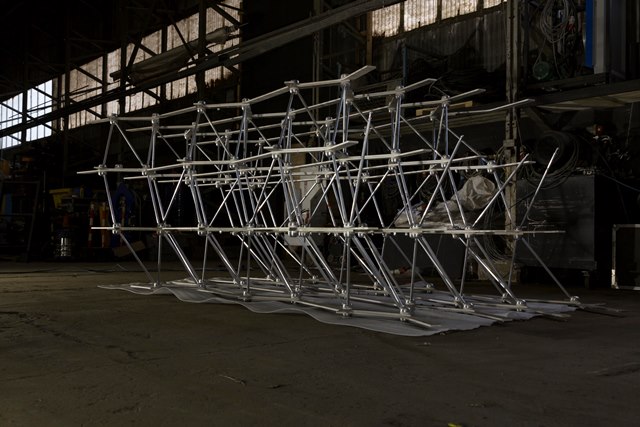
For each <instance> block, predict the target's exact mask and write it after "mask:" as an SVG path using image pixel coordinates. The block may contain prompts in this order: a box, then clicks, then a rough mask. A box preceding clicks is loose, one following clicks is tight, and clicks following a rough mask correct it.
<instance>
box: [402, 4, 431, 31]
mask: <svg viewBox="0 0 640 427" xmlns="http://www.w3.org/2000/svg"><path fill="white" fill-rule="evenodd" d="M437 16H438V0H407V1H406V2H405V3H404V29H405V31H411V30H415V29H416V28H419V27H422V26H424V25H429V24H433V23H434V22H436V17H437Z"/></svg>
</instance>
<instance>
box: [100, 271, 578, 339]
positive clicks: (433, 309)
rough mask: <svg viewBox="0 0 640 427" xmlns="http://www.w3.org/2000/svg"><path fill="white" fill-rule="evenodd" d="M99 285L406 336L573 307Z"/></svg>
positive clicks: (435, 295) (441, 295)
mask: <svg viewBox="0 0 640 427" xmlns="http://www.w3.org/2000/svg"><path fill="white" fill-rule="evenodd" d="M100 288H103V289H116V290H125V291H129V292H132V293H135V294H139V295H171V294H173V295H174V296H175V297H176V298H178V299H179V300H181V301H185V302H193V303H217V304H240V305H242V306H244V307H246V308H248V309H249V310H251V311H253V312H255V313H298V314H306V315H308V316H311V317H313V318H314V319H316V320H318V321H320V322H322V323H327V324H332V325H342V326H353V327H357V328H363V329H368V330H372V331H376V332H383V333H388V334H394V335H404V336H429V335H434V334H438V333H442V332H447V331H465V330H472V329H476V328H479V327H480V326H490V325H492V324H494V323H497V322H505V321H511V320H528V319H531V318H533V317H536V316H541V315H545V316H556V317H557V316H564V315H563V313H566V312H570V311H573V310H575V307H572V306H569V305H566V304H558V303H544V302H528V303H527V305H526V307H521V308H520V309H519V310H517V309H516V307H514V306H508V305H507V304H502V303H501V302H500V301H499V299H497V298H495V297H488V296H477V297H475V299H474V298H473V297H471V298H469V300H471V301H473V302H474V310H473V312H469V311H463V310H459V309H456V308H455V307H454V305H453V304H452V300H451V298H450V296H449V294H448V293H445V292H439V291H433V292H431V293H429V294H423V295H421V296H420V297H419V298H417V299H416V305H415V309H414V312H413V313H412V314H411V316H410V318H405V319H404V320H401V319H400V317H401V316H400V315H399V313H398V310H397V309H395V308H394V307H390V306H388V305H387V306H385V305H383V304H380V303H377V302H376V301H375V299H372V298H371V297H368V298H367V299H368V300H370V302H365V301H355V302H354V304H353V307H352V309H353V314H352V315H351V316H343V315H342V314H341V313H339V312H337V311H336V310H334V309H331V308H330V307H325V308H321V307H320V306H323V305H324V304H326V302H327V298H326V296H324V297H316V298H314V297H308V296H305V299H304V301H299V302H297V303H292V302H287V301H283V300H276V299H274V300H253V301H252V300H249V301H245V300H243V299H239V298H226V297H221V296H218V295H216V294H215V293H214V292H215V291H210V290H207V289H202V288H199V287H196V286H194V285H193V284H188V282H183V281H176V282H172V283H169V284H167V285H164V286H160V287H152V286H150V285H149V284H146V283H131V284H123V285H105V286H100Z"/></svg>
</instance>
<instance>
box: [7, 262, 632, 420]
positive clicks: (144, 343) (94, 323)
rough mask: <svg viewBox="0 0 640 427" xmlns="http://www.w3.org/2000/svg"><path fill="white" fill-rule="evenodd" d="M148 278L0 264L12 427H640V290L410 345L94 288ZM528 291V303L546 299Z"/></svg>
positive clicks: (588, 298)
mask: <svg viewBox="0 0 640 427" xmlns="http://www.w3.org/2000/svg"><path fill="white" fill-rule="evenodd" d="M125 268H127V269H135V267H134V266H133V265H125ZM172 275H174V276H175V278H178V277H184V273H180V272H174V273H172ZM137 280H143V277H142V275H141V274H139V273H136V272H133V271H123V270H122V269H121V268H119V267H118V268H115V265H114V264H101V265H86V264H82V265H80V264H54V265H51V264H50V265H40V264H7V263H3V264H0V425H1V426H44V425H46V426H76V425H87V426H103V425H106V426H112V425H114V426H115V425H118V426H121V425H127V424H135V425H150V426H151V425H152V426H173V425H180V426H200V425H202V426H212V425H224V426H228V425H230V426H234V425H238V426H244V425H278V426H280V425H296V426H299V425H322V426H334V425H335V426H345V425H347V426H348V425H354V426H378V425H389V426H447V425H448V424H449V423H455V424H460V425H464V426H507V425H513V426H516V425H517V426H605V425H606V426H627V425H637V422H638V419H640V405H639V403H640V293H639V292H634V291H613V290H609V289H596V290H587V289H584V288H581V287H576V288H573V289H572V291H573V293H576V294H579V295H581V299H582V301H583V302H586V303H595V302H602V303H606V304H607V306H609V307H614V308H618V309H622V310H625V312H624V313H623V316H624V317H613V316H606V315H602V314H595V313H589V312H585V311H580V312H576V313H574V314H572V315H571V318H570V319H569V320H568V321H566V322H560V321H555V320H549V319H544V318H538V319H534V320H531V321H526V322H510V323H507V324H503V325H499V326H492V327H485V328H480V329H477V330H474V331H469V332H457V333H448V334H443V335H436V336H432V337H429V338H407V337H399V336H391V335H385V334H381V333H374V332H369V331H365V330H361V329H356V328H350V327H339V326H331V325H325V324H322V323H319V322H317V321H315V320H313V319H311V318H309V317H306V316H302V315H285V314H282V315H279V314H269V315H264V314H255V313H252V312H250V311H249V310H246V309H244V308H242V307H240V306H233V305H232V306H226V305H213V304H207V305H198V304H189V303H184V302H180V301H178V300H177V299H176V298H174V297H171V296H152V297H145V296H138V295H133V294H130V293H128V292H121V291H112V290H110V291H108V290H103V289H99V288H97V285H99V284H113V283H129V282H133V281H137ZM518 286H519V287H518V289H517V290H518V294H519V295H522V296H525V297H526V296H528V295H536V296H544V295H545V294H547V293H549V292H550V291H551V288H550V287H547V286H544V285H536V286H533V285H518ZM487 289H488V288H487ZM554 296H557V294H556V293H555V292H554Z"/></svg>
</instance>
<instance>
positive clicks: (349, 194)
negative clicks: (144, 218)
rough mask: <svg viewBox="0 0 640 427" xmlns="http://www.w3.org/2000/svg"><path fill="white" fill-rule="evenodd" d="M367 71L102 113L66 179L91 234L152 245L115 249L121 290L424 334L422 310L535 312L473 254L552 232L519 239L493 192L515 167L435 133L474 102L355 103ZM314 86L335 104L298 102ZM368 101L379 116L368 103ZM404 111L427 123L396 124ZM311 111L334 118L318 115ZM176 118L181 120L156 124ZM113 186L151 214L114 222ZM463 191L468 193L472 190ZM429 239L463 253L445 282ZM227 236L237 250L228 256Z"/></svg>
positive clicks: (386, 98)
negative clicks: (151, 248) (92, 222)
mask: <svg viewBox="0 0 640 427" xmlns="http://www.w3.org/2000/svg"><path fill="white" fill-rule="evenodd" d="M372 68H373V67H364V68H362V69H360V70H358V71H356V72H354V73H352V74H350V75H344V76H342V78H340V79H336V80H328V81H319V82H310V83H300V82H297V81H290V82H286V83H285V86H284V87H282V88H280V89H278V90H275V91H273V92H270V93H267V94H265V95H262V96H258V97H256V98H253V99H246V100H243V101H241V102H235V103H225V104H214V105H210V104H205V103H198V104H196V105H194V106H192V107H190V108H186V109H183V110H179V111H175V112H171V113H167V114H161V115H153V116H151V117H138V118H136V117H117V116H113V117H110V118H109V119H108V121H109V123H110V126H111V128H110V133H109V140H108V141H107V144H106V149H105V155H104V161H103V163H102V164H101V165H99V166H97V167H96V168H95V169H94V170H91V171H84V172H80V173H84V174H98V175H100V176H101V177H102V178H103V180H104V185H105V189H106V194H107V198H108V203H109V208H110V212H111V221H112V225H111V226H107V227H96V228H97V229H103V230H109V231H111V232H112V233H114V234H117V235H119V236H120V237H121V239H122V241H123V242H124V244H126V245H127V246H129V248H130V249H131V243H130V239H129V237H128V236H129V235H130V233H132V232H149V233H154V235H155V236H156V238H157V243H158V244H157V247H158V258H157V259H158V264H157V271H150V270H149V269H147V267H146V266H145V264H144V263H143V262H142V261H141V260H140V259H138V257H137V255H136V254H135V252H134V251H133V250H131V252H132V253H133V255H134V256H135V257H136V259H137V260H138V262H139V263H140V266H141V267H142V268H143V269H144V271H145V272H146V275H147V277H148V281H149V282H148V283H147V284H145V285H136V286H143V287H147V288H149V289H157V288H163V287H169V288H172V287H174V288H175V287H183V288H189V289H193V290H197V291H198V292H204V293H209V294H212V295H215V296H216V297H217V298H223V299H227V300H231V301H279V302H285V303H287V304H295V305H299V306H304V307H307V308H313V309H317V310H325V311H328V312H333V313H336V314H337V315H339V316H344V317H354V318H355V317H359V316H363V317H377V318H391V319H396V320H398V319H399V320H402V321H404V322H408V323H410V324H413V325H418V326H421V327H426V328H428V327H430V324H429V322H427V321H425V320H424V319H422V318H421V317H420V315H419V314H420V313H422V312H425V311H429V310H442V311H448V312H456V313H463V314H465V315H473V316H479V317H482V318H490V319H493V320H499V319H501V318H506V317H508V313H513V312H527V311H532V312H533V311H536V310H538V309H537V308H532V307H531V306H530V301H525V300H523V299H521V298H519V297H518V296H516V294H515V292H514V289H513V287H512V286H511V284H512V277H511V276H512V272H511V271H510V272H509V273H508V274H506V275H504V277H503V275H501V273H500V272H499V270H498V268H497V267H496V266H495V265H494V262H493V261H492V259H491V256H490V254H489V253H488V251H487V248H486V247H485V243H484V242H483V238H484V237H486V236H503V237H504V238H505V239H507V240H508V241H510V242H511V243H512V245H511V246H512V249H513V250H512V252H513V256H514V259H515V252H516V250H518V248H520V247H523V246H524V247H525V248H526V249H528V250H529V251H532V252H533V249H532V248H531V246H530V245H529V243H528V241H527V240H528V238H529V236H530V235H531V234H533V233H545V232H556V231H540V230H537V231H536V230H528V229H527V227H526V218H527V215H528V210H527V212H526V213H525V215H524V216H523V219H522V221H521V222H520V224H517V226H516V219H515V218H511V213H510V211H511V209H509V206H508V203H507V200H506V197H505V189H506V188H507V187H508V186H510V185H515V179H516V175H517V173H518V171H519V170H520V169H521V168H522V167H523V166H525V165H526V164H527V163H530V162H529V160H528V159H527V158H526V157H525V158H524V159H522V160H521V161H518V162H516V163H511V164H501V163H499V162H497V161H496V160H495V159H491V158H488V157H487V156H485V155H483V154H482V153H480V152H479V151H477V150H476V149H474V147H473V145H472V144H471V143H469V142H467V141H466V140H465V138H464V136H462V135H458V134H456V133H455V132H454V131H453V130H452V129H451V128H450V127H449V125H448V120H449V117H451V116H452V115H455V114H461V113H459V112H455V111H451V112H450V111H449V107H450V105H451V103H453V102H455V101H459V100H460V99H463V98H467V97H471V96H474V95H476V94H477V93H478V92H480V91H479V90H476V91H472V92H469V93H465V94H461V95H457V96H443V97H442V98H441V99H440V100H437V101H428V102H421V103H408V102H407V101H406V100H405V96H406V94H407V93H408V92H409V91H412V90H414V89H416V88H418V87H423V86H425V85H429V84H432V83H433V82H434V80H431V79H427V80H424V81H420V82H417V83H414V84H412V85H409V86H406V87H397V88H395V89H392V90H388V91H382V92H376V93H357V91H355V90H354V88H353V85H352V83H353V82H355V81H356V79H358V78H360V77H362V76H363V75H364V74H366V73H368V72H370V71H371V69H372ZM317 88H331V89H332V90H333V91H334V93H337V94H338V95H337V96H336V97H335V98H334V99H332V100H330V101H326V102H322V103H316V104H313V103H311V102H309V99H310V98H312V96H311V95H312V92H313V90H314V89H317ZM267 101H268V105H270V106H271V105H276V103H277V102H281V105H282V106H283V107H282V110H281V111H280V112H266V113H264V112H261V113H258V112H255V111H254V110H256V111H257V110H259V107H260V106H262V105H265V104H267ZM373 101H378V103H377V105H380V106H377V107H371V105H372V104H376V103H375V102H373ZM517 106H518V105H515V104H511V105H506V106H503V107H500V109H508V108H515V107H517ZM416 108H422V109H424V110H426V111H427V112H428V114H426V115H422V116H418V117H416V116H415V115H414V117H411V118H409V116H408V115H405V112H408V111H414V110H415V109H416ZM327 109H331V110H332V111H335V115H334V116H333V117H328V118H324V119H319V118H318V116H319V114H320V112H321V111H325V110H327ZM492 111H495V109H494V110H492ZM237 112H239V114H238V113H237ZM483 112H486V111H475V112H474V113H475V114H481V113H483ZM465 114H471V113H470V112H468V111H467V112H466V113H465ZM176 120H179V121H180V123H188V124H187V125H184V126H183V125H173V124H171V125H169V124H165V123H175V121H176ZM425 123H426V124H430V126H431V127H430V129H431V130H429V131H428V133H429V135H426V134H425V132H424V131H421V130H420V129H424V127H425V126H422V124H425ZM132 125H133V126H132ZM127 126H129V128H127ZM134 126H142V127H137V128H136V127H134ZM132 132H146V133H148V135H149V139H148V144H147V145H146V146H145V147H144V150H141V149H139V148H137V147H136V146H135V144H134V143H132V141H131V135H132ZM115 135H119V136H120V138H121V139H122V141H124V144H123V145H125V147H126V149H128V150H129V151H130V154H131V156H130V158H131V159H133V163H132V165H124V164H117V165H112V166H109V165H107V159H108V154H109V152H110V145H111V140H112V138H115ZM408 140H411V141H413V142H412V144H410V145H411V146H410V148H407V147H408V144H405V143H404V141H408ZM167 153H168V154H169V155H167ZM116 174H117V175H118V176H119V177H123V178H124V179H131V180H133V179H138V180H144V181H145V182H146V184H147V185H146V186H147V187H148V191H149V195H150V198H151V201H152V203H153V216H154V221H153V223H152V224H148V225H141V226H130V225H127V224H122V223H120V222H119V220H118V218H119V215H118V213H117V212H118V206H116V205H115V202H114V200H112V196H111V194H112V193H111V191H112V185H113V180H111V181H110V179H109V178H110V177H113V175H116ZM478 186H479V187H481V188H482V189H483V190H482V197H478V194H477V192H474V191H473V190H472V187H473V188H476V190H477V188H478ZM389 188H392V189H393V194H394V195H395V196H396V197H397V199H398V200H399V203H400V209H399V210H397V211H396V214H395V215H392V216H389V214H388V212H385V211H384V209H383V207H382V206H381V205H382V203H383V202H384V199H385V197H388V194H390V193H389ZM180 192H183V193H184V194H187V195H188V200H189V203H190V204H191V208H192V211H193V219H194V221H193V224H191V225H189V226H186V227H185V226H180V227H178V226H172V225H170V224H169V218H170V216H171V212H172V211H173V210H175V209H176V206H177V202H176V198H177V194H179V193H180ZM536 194H537V191H536ZM533 199H535V195H534V197H533ZM212 201H213V202H212ZM530 206H531V205H529V208H530ZM494 211H500V212H504V215H506V216H507V218H506V221H505V220H504V218H503V219H502V220H501V221H500V223H499V224H498V225H497V226H496V221H491V219H492V218H491V217H492V212H494ZM185 234H189V235H190V236H191V237H192V240H191V241H192V243H191V244H192V245H193V241H197V242H198V244H200V245H201V247H202V250H201V253H203V254H204V255H203V256H202V258H201V259H199V260H192V259H189V257H188V256H187V255H186V251H185V248H184V247H183V245H181V243H180V239H179V238H177V237H178V236H181V235H185ZM433 235H440V236H442V235H444V236H448V237H449V238H451V239H454V240H456V241H457V242H459V243H460V244H461V245H462V246H463V247H464V263H463V267H462V269H463V271H462V274H461V278H460V279H459V280H458V279H456V280H454V279H453V278H452V277H451V276H450V274H449V273H448V272H447V270H446V269H445V268H444V267H443V263H442V259H443V257H447V256H448V254H447V253H437V251H436V250H435V249H434V248H433V247H432V244H430V243H429V241H428V237H429V236H433ZM400 237H403V238H405V239H406V238H409V239H411V241H412V243H413V244H412V249H411V250H406V249H403V248H402V247H401V245H399V244H398V243H397V239H398V238H400ZM327 239H330V240H331V241H332V242H334V243H333V244H332V245H331V249H332V250H333V251H334V252H335V251H336V250H337V251H338V252H340V256H337V257H335V259H330V257H329V256H328V254H327V245H326V244H325V243H324V242H326V241H327ZM229 240H236V241H237V245H233V247H234V248H235V251H232V250H231V249H230V247H231V245H228V244H227V242H228V241H229ZM166 245H168V246H169V247H170V248H171V250H172V251H173V252H175V255H176V256H177V257H178V259H179V261H180V263H181V265H182V266H183V267H184V269H185V271H186V273H187V275H188V279H187V280H185V281H181V282H163V280H162V254H163V252H166V250H164V251H163V246H166ZM382 246H384V247H385V250H386V251H391V252H392V254H393V256H394V257H397V258H399V259H402V260H403V261H404V262H405V263H406V265H407V266H409V267H410V268H409V271H408V272H407V273H405V274H403V275H398V274H397V272H394V271H393V270H392V269H391V268H390V267H389V266H388V263H387V262H385V257H383V251H382ZM534 255H535V252H534ZM419 256H422V257H424V256H426V257H427V258H428V260H429V261H430V263H431V264H432V265H433V267H434V269H435V271H436V272H437V275H438V276H439V280H436V282H437V284H433V283H430V282H429V281H428V280H427V278H425V277H423V271H421V269H420V268H418V267H417V262H416V260H417V258H418V257H419ZM535 256H536V257H537V255H535ZM332 258H333V257H332ZM538 259H539V257H538ZM336 260H337V261H336ZM470 260H475V262H476V263H477V265H478V268H479V269H482V270H484V271H485V272H486V275H487V276H488V277H489V279H490V282H491V284H492V286H493V289H494V290H495V294H494V295H493V296H492V295H483V296H475V295H469V294H467V293H466V292H465V281H468V280H467V278H468V275H469V272H468V271H467V264H469V263H468V261H470ZM512 261H513V260H512ZM213 263H216V265H223V266H224V270H226V273H227V274H226V277H209V274H210V268H209V266H211V265H213ZM512 263H513V262H512ZM196 264H199V265H198V266H196ZM547 271H548V272H549V273H550V274H551V271H550V270H548V269H547ZM356 274H357V277H358V279H356ZM551 277H552V279H553V280H554V281H555V282H556V283H557V285H558V287H559V289H560V290H561V291H562V293H563V294H564V296H565V297H566V299H562V298H560V299H559V300H558V301H556V302H558V303H562V304H566V305H569V306H572V305H573V306H579V305H580V303H579V301H578V299H577V298H576V297H573V296H571V295H570V294H569V293H567V291H566V289H565V288H564V287H563V286H562V285H561V284H560V282H559V281H558V280H557V279H556V278H555V277H554V276H553V274H551ZM496 308H499V309H500V310H502V311H500V312H498V311H496ZM505 313H506V314H505Z"/></svg>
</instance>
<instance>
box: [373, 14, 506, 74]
mask: <svg viewBox="0 0 640 427" xmlns="http://www.w3.org/2000/svg"><path fill="white" fill-rule="evenodd" d="M403 42H404V43H406V46H407V47H408V50H407V62H408V63H411V62H412V61H414V60H417V59H420V58H421V57H423V58H429V57H430V59H433V58H436V57H445V56H446V57H450V58H449V61H455V63H452V64H450V65H452V66H455V68H459V69H468V68H478V67H480V68H483V69H484V70H486V71H488V72H492V71H495V70H496V69H497V68H499V67H500V66H502V65H503V64H504V62H505V22H504V14H503V12H502V10H500V9H497V10H493V11H490V12H488V13H486V14H482V15H478V14H474V15H473V16H469V17H468V18H466V19H458V20H453V21H445V22H444V23H441V24H435V25H430V26H426V27H422V28H419V29H417V30H415V31H411V32H408V33H405V36H404V37H401V38H397V37H394V38H388V39H380V40H378V41H377V43H376V44H375V52H374V60H375V62H376V64H375V65H377V66H378V69H379V70H381V71H388V70H393V69H398V68H399V67H401V64H402V63H401V61H400V58H401V55H402V54H401V52H400V49H401V47H402V43H403ZM436 77H437V76H436Z"/></svg>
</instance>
